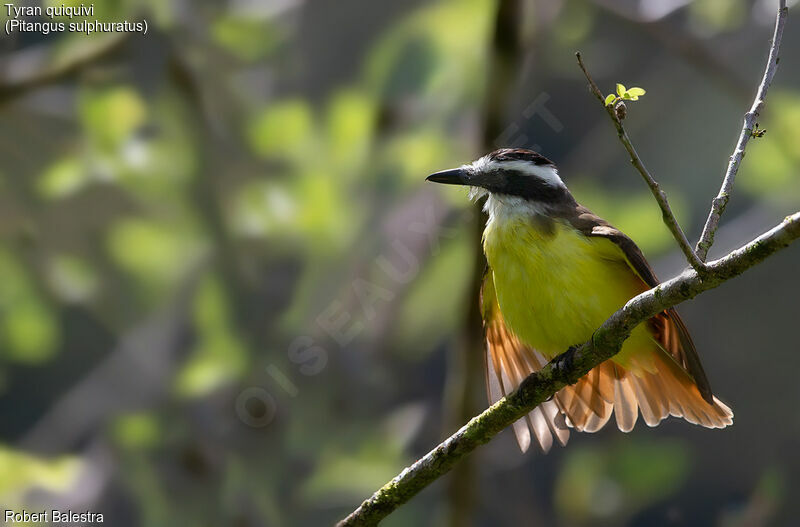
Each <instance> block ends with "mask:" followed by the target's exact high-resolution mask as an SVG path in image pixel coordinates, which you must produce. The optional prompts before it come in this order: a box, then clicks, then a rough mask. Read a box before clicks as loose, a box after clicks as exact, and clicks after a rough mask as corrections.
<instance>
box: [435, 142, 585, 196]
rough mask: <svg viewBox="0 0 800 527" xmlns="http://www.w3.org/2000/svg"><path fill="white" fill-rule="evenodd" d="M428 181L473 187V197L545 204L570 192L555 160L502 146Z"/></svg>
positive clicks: (440, 173) (438, 173) (444, 171)
mask: <svg viewBox="0 0 800 527" xmlns="http://www.w3.org/2000/svg"><path fill="white" fill-rule="evenodd" d="M426 179H427V181H433V182H435V183H445V184H449V185H466V186H469V187H471V192H470V197H472V198H473V199H477V198H480V197H482V196H484V195H486V194H489V195H491V196H497V197H516V198H522V199H524V200H526V201H528V202H533V203H537V204H542V205H548V204H556V203H561V202H563V201H564V200H569V199H571V195H570V194H569V191H568V190H567V187H566V186H565V185H564V182H563V181H561V178H560V177H559V175H558V170H557V169H556V165H555V163H553V162H552V161H550V160H549V159H547V158H546V157H544V156H542V155H540V154H538V153H536V152H534V151H532V150H525V149H521V148H502V149H500V150H495V151H494V152H492V153H490V154H487V155H485V156H483V157H481V158H480V159H478V160H477V161H474V162H472V163H470V164H468V165H464V166H462V167H460V168H454V169H451V170H443V171H441V172H436V173H435V174H431V175H430V176H428V177H427V178H426Z"/></svg>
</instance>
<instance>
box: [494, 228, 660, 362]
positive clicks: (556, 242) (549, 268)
mask: <svg viewBox="0 0 800 527" xmlns="http://www.w3.org/2000/svg"><path fill="white" fill-rule="evenodd" d="M483 246H484V251H485V253H486V258H487V260H488V262H489V265H490V266H491V268H492V272H493V275H494V283H495V289H496V291H497V300H498V303H499V305H500V310H501V311H502V313H503V316H504V318H505V320H506V322H507V324H508V325H509V326H510V328H511V330H512V331H513V332H514V333H515V334H516V335H517V336H518V337H519V338H520V339H521V340H522V341H523V342H525V343H527V344H528V345H530V346H531V347H533V348H535V349H536V350H538V351H539V352H540V353H542V354H543V355H545V356H546V357H547V358H552V357H554V356H555V355H557V354H559V353H561V352H563V351H565V350H566V349H567V348H569V347H570V346H573V345H576V344H582V343H583V342H586V341H587V340H589V338H590V337H591V335H592V333H593V332H594V330H595V329H597V328H598V327H599V326H600V325H601V324H602V323H603V322H604V321H605V320H606V319H607V318H608V317H609V316H610V315H611V314H612V313H613V312H614V311H616V310H617V309H619V308H620V307H622V306H623V305H624V304H625V302H627V301H628V300H629V299H630V298H632V297H633V296H635V295H636V294H638V293H640V292H642V291H643V290H644V287H643V284H642V282H641V281H640V280H639V279H638V277H637V276H636V275H635V274H634V272H633V271H632V269H631V268H630V267H629V266H628V264H627V262H626V260H625V257H624V255H623V254H622V251H621V250H620V249H619V248H618V247H617V246H616V245H614V243H613V242H611V241H609V240H607V239H605V238H596V237H587V236H584V235H583V234H582V233H580V232H579V231H576V230H575V229H574V228H573V227H572V226H570V225H569V224H568V223H566V222H561V221H556V223H555V226H554V228H552V229H546V228H543V227H542V224H541V223H537V222H536V221H533V219H532V217H531V216H526V215H520V216H517V217H510V218H505V219H503V220H502V221H500V220H496V221H490V222H489V223H488V224H487V227H486V230H485V231H484V243H483ZM651 342H652V339H651V338H650V336H649V334H648V333H647V332H646V331H645V330H644V329H640V328H637V331H635V332H634V334H633V335H632V336H631V338H630V339H629V340H628V341H627V342H626V344H625V346H624V347H623V350H622V352H621V353H620V355H618V356H617V358H616V359H615V360H617V361H618V362H619V361H625V362H627V360H626V356H627V355H628V354H629V353H631V352H633V351H635V349H634V348H636V349H640V348H643V347H646V348H650V347H651V346H652V344H651Z"/></svg>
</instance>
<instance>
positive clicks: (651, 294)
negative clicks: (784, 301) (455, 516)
mask: <svg viewBox="0 0 800 527" xmlns="http://www.w3.org/2000/svg"><path fill="white" fill-rule="evenodd" d="M797 238H800V212H797V213H795V214H793V215H792V216H788V217H787V218H786V219H785V220H784V221H783V222H782V223H780V224H779V225H777V226H776V227H775V228H773V229H772V230H770V231H768V232H766V233H764V234H762V235H761V236H759V237H758V238H756V239H754V240H753V241H751V242H750V243H748V244H747V245H744V246H743V247H741V248H739V249H737V250H735V251H732V252H731V253H730V254H728V255H727V256H725V257H723V258H720V259H719V260H715V261H713V262H710V263H709V264H707V267H706V271H707V272H706V275H705V276H703V277H702V278H701V276H700V275H699V274H698V273H697V271H695V270H692V269H687V270H686V271H684V272H683V273H682V274H680V275H679V276H677V277H675V278H672V279H671V280H668V281H666V282H664V283H662V284H660V285H658V286H656V287H654V288H653V289H650V290H648V291H645V292H644V293H642V294H640V295H638V296H636V297H634V298H632V299H631V300H629V301H628V303H627V304H625V306H624V307H622V309H620V310H618V311H617V312H616V313H614V314H613V315H612V316H611V317H610V318H609V319H608V320H606V322H605V323H604V324H603V325H602V326H600V328H598V330H597V331H595V333H594V335H593V337H592V340H591V341H589V342H586V343H584V344H583V345H581V346H578V347H574V348H571V349H569V350H567V351H566V352H564V353H562V354H561V355H559V356H558V357H556V358H555V359H553V360H552V361H550V362H549V363H548V364H547V365H546V366H545V367H544V368H542V369H541V370H539V371H538V372H536V373H533V374H531V375H529V376H528V377H527V378H526V379H525V380H524V381H522V383H521V384H520V385H519V388H517V390H515V391H514V392H512V393H510V394H509V395H508V396H507V397H504V398H503V399H501V400H499V401H498V402H497V403H495V404H494V405H492V406H491V407H490V408H489V409H487V410H485V411H484V412H483V413H481V414H480V415H478V416H476V417H473V418H472V420H470V421H469V422H468V423H467V424H466V425H464V426H463V427H462V428H461V429H460V430H459V431H458V432H456V433H455V434H453V435H452V436H450V437H449V438H448V439H447V440H445V441H444V442H443V443H441V444H440V445H439V446H437V447H436V448H434V449H433V450H431V451H430V452H428V453H427V454H426V455H425V456H424V457H422V458H421V459H419V460H418V461H417V462H416V463H414V464H413V465H411V466H410V467H407V468H406V469H405V470H403V471H402V472H401V473H400V474H399V475H398V476H397V477H395V478H394V479H393V480H391V481H390V482H388V483H387V484H386V485H384V486H383V487H382V488H381V489H379V490H378V491H377V492H376V493H375V494H373V495H372V496H371V497H370V498H369V499H367V500H366V501H364V502H363V503H362V504H361V506H359V507H358V509H356V510H355V511H354V512H353V513H351V514H350V515H349V516H347V517H346V518H345V519H343V520H342V521H341V522H339V523H338V524H337V527H355V526H358V527H362V526H370V525H377V524H378V522H380V521H381V520H382V519H383V518H385V517H386V516H387V515H389V514H390V513H391V512H392V511H393V510H395V509H396V508H397V507H399V506H400V505H402V504H403V503H405V502H407V501H408V500H409V499H411V498H412V497H413V496H414V495H416V494H417V493H418V492H419V491H421V490H422V489H424V488H425V487H427V486H428V485H430V484H431V483H432V482H433V481H435V480H436V479H437V478H439V477H440V476H442V475H443V474H445V473H447V472H448V471H449V470H450V469H451V468H453V466H454V465H455V464H456V463H458V461H459V460H461V459H462V458H463V457H464V456H466V455H468V454H469V453H470V452H472V451H473V450H475V448H477V447H478V446H480V445H483V444H485V443H488V442H489V441H490V440H491V439H492V438H493V437H494V436H495V435H497V434H498V433H499V432H500V431H502V430H503V429H504V428H506V427H507V426H509V425H511V424H512V423H514V422H515V421H517V420H518V419H520V418H521V417H523V416H524V415H526V414H527V413H528V412H530V411H531V410H533V409H534V408H535V407H536V406H538V405H539V404H541V403H542V402H544V401H546V400H547V399H549V398H550V397H552V396H553V395H555V393H556V392H558V391H559V390H560V389H561V388H563V387H565V386H568V385H570V384H574V383H575V382H577V381H578V379H580V378H581V377H582V376H584V375H586V374H587V373H588V372H589V370H591V369H592V368H594V367H595V366H598V365H599V364H600V363H602V362H604V361H606V360H608V359H610V358H611V357H613V356H614V355H615V354H616V353H617V352H618V351H619V349H620V348H621V346H622V343H623V342H624V340H625V339H626V338H627V337H628V335H630V333H631V331H632V330H633V329H634V328H635V327H636V326H637V325H639V324H640V323H642V322H644V321H645V320H648V319H650V318H651V317H653V316H655V315H656V314H658V313H660V312H661V311H663V310H665V309H667V308H670V307H672V306H674V305H676V304H679V303H680V302H683V301H685V300H688V299H690V298H694V297H695V296H697V295H698V294H700V293H702V292H703V291H707V290H709V289H713V288H715V287H717V286H718V285H720V284H722V283H724V282H726V281H727V280H730V279H731V278H733V277H735V276H738V275H740V274H742V273H743V272H744V271H746V270H747V269H749V268H751V267H753V266H755V265H757V264H758V263H760V262H762V261H763V260H765V259H766V258H767V257H769V256H770V255H772V254H773V253H775V252H777V251H779V250H780V249H783V248H784V247H787V246H788V245H789V244H790V243H791V242H792V241H794V240H796V239H797Z"/></svg>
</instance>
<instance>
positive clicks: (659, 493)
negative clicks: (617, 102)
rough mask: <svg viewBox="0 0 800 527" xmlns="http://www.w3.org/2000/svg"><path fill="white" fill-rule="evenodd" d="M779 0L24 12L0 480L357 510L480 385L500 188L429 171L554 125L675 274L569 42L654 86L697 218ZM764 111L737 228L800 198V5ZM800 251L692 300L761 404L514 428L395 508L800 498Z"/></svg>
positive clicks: (668, 150) (649, 145) (723, 365)
mask: <svg viewBox="0 0 800 527" xmlns="http://www.w3.org/2000/svg"><path fill="white" fill-rule="evenodd" d="M514 4H516V3H510V2H509V3H506V4H504V5H506V6H507V7H508V6H513V5H514ZM776 4H777V2H773V1H771V0H764V1H762V0H758V1H755V2H751V1H745V0H696V1H693V2H692V1H684V0H671V1H647V0H641V1H634V0H630V1H612V0H596V1H581V0H531V1H523V2H519V3H518V6H519V7H520V9H521V10H520V12H513V10H512V14H513V16H507V15H506V16H505V17H504V16H503V15H502V13H503V11H498V8H497V5H496V3H495V2H494V1H491V0H463V1H462V0H442V1H437V2H433V1H423V0H414V1H409V2H374V1H369V0H344V1H336V2H333V1H328V0H307V1H301V0H280V1H278V0H265V1H261V2H258V1H255V0H253V1H247V0H241V1H230V2H210V1H206V2H188V1H179V0H170V1H164V2H155V1H147V0H142V1H138V2H136V1H113V2H102V3H96V4H95V18H98V19H101V20H107V21H121V20H130V21H133V20H140V19H142V18H144V19H146V20H147V21H148V24H149V31H148V33H147V35H141V34H135V33H134V34H112V35H105V36H100V37H99V38H96V37H91V38H90V37H86V36H82V35H75V34H50V35H41V34H36V33H25V34H16V35H14V36H11V37H9V36H3V37H1V38H2V40H0V53H1V54H2V56H0V504H2V505H3V506H4V507H6V508H14V509H16V510H21V509H22V508H26V509H27V510H33V511H35V510H40V509H43V508H48V509H49V508H52V507H59V508H62V509H66V508H71V509H73V510H87V509H88V510H92V511H94V512H103V513H104V514H105V521H106V523H107V524H110V525H114V526H129V525H130V526H134V525H148V526H160V525H163V526H168V525H169V526H173V525H234V526H251V525H252V526H260V525H266V526H283V525H286V526H306V525H330V524H332V523H334V521H335V520H337V519H339V518H341V517H343V516H344V515H345V514H346V513H347V512H349V511H350V510H352V509H353V508H355V506H357V504H359V503H360V502H361V500H363V499H364V498H366V497H367V496H368V495H369V494H370V493H372V492H373V491H374V490H375V489H377V488H378V487H379V486H380V485H382V484H383V483H385V482H386V481H387V480H388V479H390V478H391V477H393V476H394V475H395V474H396V473H398V472H399V471H400V470H401V469H402V468H403V467H404V466H406V465H407V464H409V463H410V462H413V461H414V460H415V459H416V458H418V457H419V456H421V455H422V454H424V453H425V452H427V451H428V450H429V449H430V448H432V447H433V446H435V444H437V443H438V442H439V441H440V440H441V439H443V438H444V437H445V436H446V435H449V434H450V433H452V432H453V431H455V430H456V429H457V428H458V427H459V426H460V425H461V424H463V422H464V421H465V419H466V417H467V416H469V415H473V414H475V413H477V412H478V411H480V410H481V409H483V408H484V407H485V403H486V400H485V393H484V390H485V389H484V381H483V376H482V373H481V372H480V368H481V361H482V359H481V356H480V350H479V349H476V348H475V339H474V334H475V330H476V329H477V327H476V326H475V325H474V324H473V325H472V326H470V324H468V323H467V321H468V320H469V316H468V313H469V308H470V307H471V306H474V302H475V301H476V299H475V298H474V294H473V284H474V280H475V274H476V271H475V269H474V268H475V261H476V254H477V248H478V242H477V239H476V236H477V234H476V225H477V223H476V221H477V216H476V215H475V214H474V211H473V209H472V208H471V207H470V205H469V204H468V202H467V199H466V194H465V192H463V191H461V190H457V189H455V188H437V187H436V186H434V185H431V184H426V183H425V182H424V178H425V176H426V175H427V174H429V173H430V172H433V171H436V170H440V169H444V168H449V167H452V166H457V165H459V164H462V163H465V162H468V161H470V160H472V159H474V158H476V157H478V156H479V155H481V154H483V153H485V151H486V150H488V149H490V148H494V147H497V146H510V145H513V146H527V147H532V148H536V149H538V150H539V151H540V152H542V153H543V154H544V155H546V156H547V157H549V158H551V159H553V160H554V161H555V162H556V163H558V165H559V167H560V170H561V174H562V177H563V178H564V179H565V181H566V183H567V184H568V185H569V186H570V188H571V189H572V190H573V193H574V194H575V195H576V197H577V198H578V200H579V201H581V202H582V203H584V204H586V205H587V206H589V207H590V208H592V209H593V210H594V211H595V212H597V213H598V214H600V215H601V216H603V217H605V218H607V219H608V220H609V221H611V222H612V223H614V224H615V225H616V226H618V227H620V228H621V229H623V230H624V231H625V232H627V233H628V234H629V235H631V237H633V238H634V239H635V240H636V241H637V243H639V245H640V246H641V248H642V249H643V250H644V252H645V253H646V255H647V256H648V258H649V259H650V261H651V262H652V263H653V265H654V267H655V268H656V270H657V271H658V273H659V275H660V276H661V277H662V278H663V277H670V276H672V275H674V274H675V273H677V272H679V271H680V270H681V269H682V268H683V267H684V266H685V264H684V262H683V261H682V258H681V256H680V253H679V252H678V251H677V250H676V249H675V246H674V242H673V241H672V239H671V237H670V235H669V232H668V231H667V230H666V228H665V227H664V226H663V225H662V223H661V221H660V215H659V211H658V209H657V206H656V205H655V203H654V201H653V200H652V197H651V196H650V194H649V191H648V189H647V188H646V186H645V185H644V183H643V182H642V181H641V179H640V177H639V176H638V174H636V173H635V172H634V171H633V169H632V168H631V167H630V165H629V163H628V161H627V158H626V157H625V154H624V151H623V149H622V147H621V145H620V144H619V143H618V142H617V139H616V137H615V134H614V131H613V128H612V126H611V124H610V123H609V122H608V118H607V116H606V115H605V113H604V112H603V111H602V109H601V108H600V106H599V104H598V102H597V101H596V100H595V99H594V98H593V97H592V96H591V95H590V94H589V92H588V91H587V89H586V82H585V80H584V78H583V76H582V74H581V72H580V70H579V69H578V67H577V65H576V63H575V58H574V52H575V51H576V50H578V49H580V50H581V51H582V52H583V55H584V58H585V60H586V63H587V65H588V67H589V68H590V70H591V71H592V72H593V74H594V76H595V79H596V80H597V82H598V83H599V84H600V87H601V89H602V90H604V92H606V93H610V92H611V91H613V89H614V85H615V83H617V82H621V83H624V84H625V85H627V86H629V87H630V86H641V87H643V88H645V89H646V90H647V94H646V95H645V96H644V97H642V98H641V99H640V100H639V101H638V102H633V103H629V105H628V118H627V120H626V126H627V128H628V131H629V134H630V135H631V136H632V138H633V140H634V143H635V144H636V146H637V149H638V150H639V153H640V155H641V156H642V158H643V160H644V161H645V163H646V164H647V166H648V168H649V169H650V170H651V172H652V173H653V174H654V175H655V176H656V178H657V179H658V180H659V181H660V182H661V183H662V184H663V186H664V188H665V189H666V191H667V193H668V195H669V197H670V200H671V203H672V205H673V208H674V209H675V210H676V213H677V215H678V217H679V220H680V221H681V223H682V225H683V227H684V229H685V230H686V231H687V234H688V235H689V238H690V239H691V240H696V238H697V236H698V235H699V233H700V230H701V228H702V225H703V222H704V220H705V215H706V212H707V208H708V205H709V203H710V200H711V198H712V197H713V196H714V195H715V194H716V192H717V189H718V187H719V184H720V181H721V177H722V174H723V172H724V170H725V166H726V162H727V158H728V156H729V155H730V154H731V151H732V149H733V145H734V143H735V141H736V138H737V137H738V134H739V130H740V127H741V120H742V115H743V113H744V112H745V111H746V109H747V108H748V107H749V106H750V104H751V102H752V96H753V94H754V93H755V88H756V86H757V83H758V79H760V76H761V74H762V72H763V67H764V62H765V59H766V55H767V50H768V45H769V38H770V36H771V32H772V25H773V21H774V12H775V10H776ZM32 5H40V4H37V3H34V4H32ZM46 5H50V4H46ZM498 13H500V14H498ZM0 18H2V22H3V23H4V22H5V20H6V17H5V14H4V15H3V17H0ZM497 27H500V28H501V29H502V31H500V33H499V34H498V33H497V31H496V28H497ZM498 35H499V36H498ZM514 35H516V36H517V38H514ZM760 124H761V127H762V128H766V129H767V130H768V132H767V134H766V135H765V136H764V137H763V138H760V139H755V140H753V141H752V142H751V144H750V147H749V149H748V155H747V157H746V158H745V160H744V163H743V165H742V169H741V172H740V174H739V178H738V180H737V188H736V192H735V194H734V197H733V199H732V200H731V202H730V205H729V207H728V211H727V213H726V215H725V217H724V219H723V227H722V229H721V230H720V232H719V234H718V237H717V243H716V245H715V246H714V248H713V250H712V256H714V255H721V254H723V253H724V251H726V250H728V249H731V248H734V247H737V246H739V245H741V244H742V243H744V242H746V241H748V240H749V239H750V238H751V237H753V236H754V235H757V234H759V233H760V232H762V231H764V230H766V229H768V228H769V227H771V226H773V225H774V224H776V223H778V222H780V220H781V219H782V218H783V217H784V216H786V215H788V214H790V213H792V212H795V211H796V210H798V208H800V207H798V203H800V178H799V177H798V173H800V171H798V165H800V18H798V17H797V16H796V14H795V13H793V12H791V11H790V16H789V20H788V22H787V29H786V34H785V37H784V44H783V48H782V52H781V61H780V68H779V71H778V74H777V76H776V80H775V83H774V85H773V87H772V90H771V92H770V95H769V99H768V105H767V109H766V111H765V112H764V114H763V115H762V117H761V119H760ZM798 264H800V248H798V247H791V248H789V249H787V250H785V251H783V252H781V253H780V254H778V255H776V256H775V257H773V258H771V259H769V260H768V261H767V262H765V263H764V264H762V265H760V266H758V267H757V268H755V269H753V270H751V271H749V272H748V273H746V274H745V275H744V276H742V277H741V278H737V279H736V280H734V281H731V282H729V283H726V284H724V285H723V286H721V287H720V288H719V289H717V290H713V291H709V292H707V293H705V294H703V295H701V296H700V297H698V298H697V299H695V300H694V301H691V302H687V303H685V304H684V305H682V306H681V307H680V311H681V313H682V314H683V315H684V318H685V319H686V322H687V324H688V326H689V327H690V329H691V330H692V333H693V336H694V339H695V342H696V344H697V348H698V350H699V351H700V354H701V356H702V358H703V361H704V364H705V367H706V370H707V372H708V374H709V377H710V380H711V383H712V385H713V386H714V389H715V392H716V393H717V395H718V396H719V397H720V398H721V399H723V400H724V401H725V402H727V403H728V404H730V405H731V406H732V407H733V409H734V411H735V414H736V418H735V424H734V426H733V427H731V428H728V429H725V430H721V431H720V430H705V429H702V428H699V427H693V426H691V425H689V424H687V423H685V422H682V421H678V420H675V419H671V420H668V421H667V422H665V423H663V424H662V425H661V426H659V427H658V428H657V429H649V428H647V427H646V426H645V425H644V424H643V423H641V422H640V423H639V426H637V428H636V429H635V430H634V431H633V432H632V433H630V434H627V435H626V434H622V433H620V432H618V431H617V430H615V429H614V427H613V426H608V427H607V428H606V429H605V430H603V431H601V432H600V433H597V434H594V435H580V434H573V436H572V438H571V440H570V445H569V446H568V448H563V449H562V448H554V450H553V451H552V452H550V453H549V454H548V455H547V456H543V455H541V454H539V453H529V454H527V455H520V453H519V451H518V449H517V447H516V444H515V442H514V439H513V437H512V434H511V433H510V432H509V431H506V432H504V433H503V434H501V435H500V436H499V437H498V438H496V439H495V440H494V441H492V442H491V443H490V444H489V445H488V446H486V447H484V448H482V449H480V450H479V451H478V452H476V453H475V454H474V455H473V456H472V457H471V458H470V459H469V461H468V462H467V463H466V464H465V465H464V466H462V467H459V469H458V472H457V475H456V477H445V478H442V479H441V480H440V481H438V482H437V483H435V484H434V485H432V486H431V487H430V488H428V489H426V490H425V491H423V492H422V493H421V494H420V495H419V496H417V497H415V498H414V499H413V500H412V501H411V502H410V503H408V504H407V505H405V506H403V507H402V508H401V509H399V510H398V511H397V512H395V513H394V514H392V515H391V516H390V517H389V518H388V519H387V520H386V521H385V522H384V524H385V525H387V526H404V525H476V526H477V525H486V526H488V525H540V524H541V525H545V524H547V525H563V526H581V525H593V526H594V525H599V526H603V525H627V526H645V525H646V526H661V525H664V526H672V525H682V526H683V525H685V526H708V525H714V526H720V527H733V526H762V525H793V524H794V523H795V522H796V518H797V517H798V514H800V474H799V473H798V471H799V470H800V457H798V456H797V453H796V448H797V444H798V436H800V416H799V415H798V412H797V410H796V408H797V404H798V402H799V399H800V388H799V387H798V384H797V383H796V381H795V379H796V374H797V371H798V366H800V354H798V351H800V349H798V344H797V338H796V334H795V331H796V329H797V323H798V320H800V319H799V318H798V308H797V294H798V290H800V275H799V274H798Z"/></svg>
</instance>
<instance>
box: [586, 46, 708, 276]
mask: <svg viewBox="0 0 800 527" xmlns="http://www.w3.org/2000/svg"><path fill="white" fill-rule="evenodd" d="M575 56H576V57H577V58H578V65H579V66H580V67H581V70H583V74H584V75H585V76H586V80H587V81H589V87H590V88H591V91H592V93H593V94H594V95H595V97H597V99H598V100H599V101H600V104H602V105H603V108H604V109H605V110H606V112H607V113H608V116H609V117H610V118H611V122H612V123H614V127H615V128H616V129H617V136H618V137H619V140H620V142H621V143H622V146H624V147H625V150H627V152H628V155H629V156H630V158H631V164H632V165H633V167H634V168H635V169H636V170H637V171H638V172H639V174H641V175H642V177H643V178H644V180H645V182H646V183H647V186H648V187H650V191H651V192H652V193H653V197H655V198H656V201H657V202H658V206H659V207H660V208H661V217H662V219H663V220H664V224H665V225H666V226H667V228H668V229H669V232H671V233H672V237H673V238H675V241H676V242H678V247H680V249H681V252H682V253H683V255H684V256H685V257H686V261H687V262H689V265H691V266H692V268H693V269H694V270H695V271H697V272H698V273H699V274H700V275H703V274H705V272H706V266H705V264H704V263H703V262H702V261H701V260H700V259H699V258H698V257H697V255H696V254H695V252H694V250H692V246H691V245H690V244H689V240H688V239H687V238H686V234H684V232H683V229H681V226H680V224H679V223H678V220H677V219H675V214H673V212H672V209H671V208H670V206H669V201H668V200H667V194H666V193H665V192H664V191H663V190H661V186H660V185H659V184H658V182H657V181H656V180H655V179H653V176H651V175H650V172H648V171H647V168H645V166H644V163H642V160H641V158H639V154H637V153H636V149H635V148H634V147H633V144H632V143H631V140H630V138H629V137H628V134H627V133H626V132H625V127H624V126H623V125H622V121H620V119H619V118H618V117H617V115H616V113H615V111H614V108H613V107H612V106H606V103H605V99H604V97H603V92H601V91H600V88H598V87H597V84H595V82H594V79H592V76H591V75H590V74H589V71H588V70H587V69H586V66H585V65H584V64H583V58H582V57H581V54H580V52H577V53H575Z"/></svg>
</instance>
